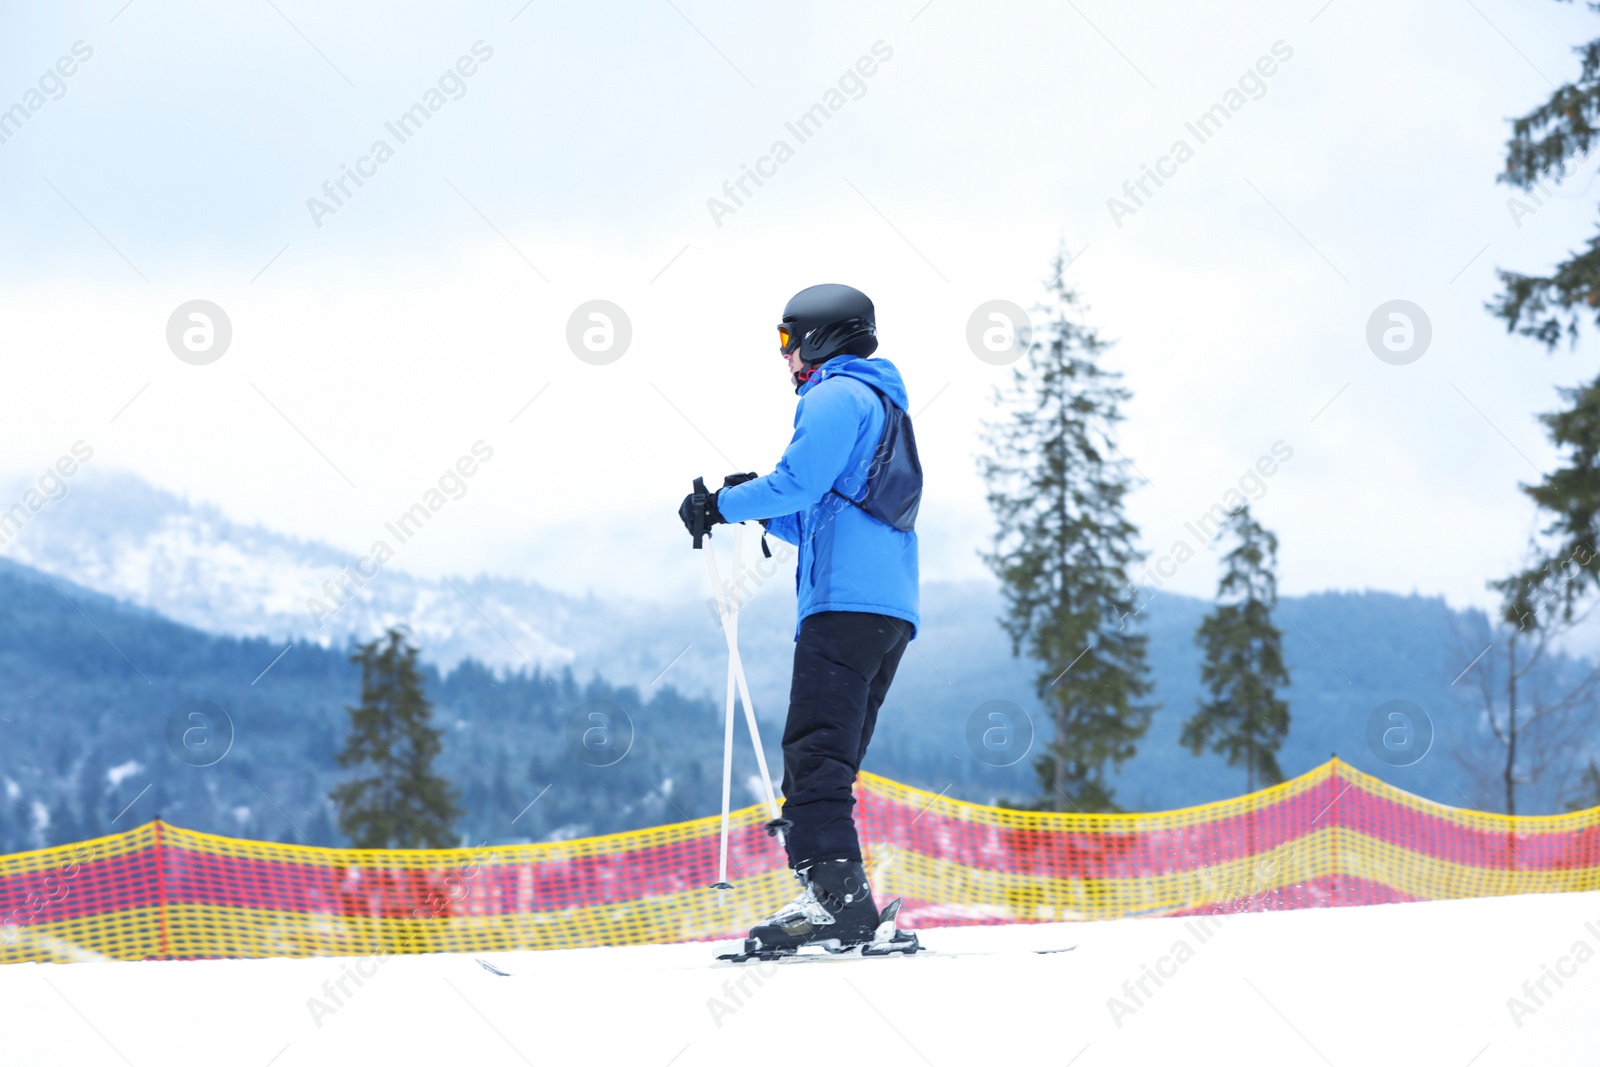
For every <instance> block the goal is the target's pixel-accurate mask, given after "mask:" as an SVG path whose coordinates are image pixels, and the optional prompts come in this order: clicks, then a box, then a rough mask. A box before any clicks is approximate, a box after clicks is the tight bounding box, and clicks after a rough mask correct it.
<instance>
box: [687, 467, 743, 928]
mask: <svg viewBox="0 0 1600 1067" xmlns="http://www.w3.org/2000/svg"><path fill="white" fill-rule="evenodd" d="M696 481H697V482H698V481H699V479H696ZM695 547H696V548H699V547H700V544H699V537H698V536H697V537H696V538H695ZM704 551H705V554H706V574H707V576H708V577H709V578H710V579H711V593H712V595H713V596H714V597H716V601H717V617H718V618H720V619H722V620H723V625H724V626H726V625H727V621H726V619H727V617H726V615H725V613H724V611H723V607H722V583H721V581H720V580H719V579H718V577H717V561H716V559H715V558H714V557H713V556H712V555H711V549H709V548H707V549H705V550H704ZM733 687H734V678H733V664H732V663H729V664H728V689H727V695H726V700H725V702H724V705H723V709H722V843H721V846H720V847H719V849H718V851H717V880H716V882H715V883H714V884H713V885H712V887H711V888H713V889H715V890H717V904H718V906H721V904H722V890H724V889H732V888H733V886H732V885H730V884H729V883H728V802H729V792H730V790H731V788H732V785H733Z"/></svg>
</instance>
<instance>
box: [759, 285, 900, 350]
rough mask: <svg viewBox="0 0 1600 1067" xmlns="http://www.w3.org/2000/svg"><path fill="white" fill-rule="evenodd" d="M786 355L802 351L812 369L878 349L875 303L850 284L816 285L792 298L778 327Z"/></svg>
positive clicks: (785, 307) (784, 309) (785, 306)
mask: <svg viewBox="0 0 1600 1067" xmlns="http://www.w3.org/2000/svg"><path fill="white" fill-rule="evenodd" d="M778 330H779V339H780V341H781V342H782V344H783V351H784V354H786V355H787V354H789V353H791V352H793V351H794V350H795V349H796V348H798V349H799V350H800V358H801V359H802V360H804V361H805V362H806V363H807V364H809V365H811V366H816V365H817V364H819V363H824V362H826V361H827V360H830V359H832V358H833V357H834V356H840V355H844V354H845V353H847V352H848V353H850V354H851V355H855V356H870V355H872V353H874V352H876V351H877V350H878V324H877V317H876V312H875V311H874V309H873V307H872V301H871V300H869V299H868V298H867V294H866V293H863V292H862V291H861V290H860V289H852V288H851V287H850V286H848V285H835V284H832V283H829V284H826V285H813V286H811V287H810V288H809V289H802V290H800V291H799V292H798V293H796V294H794V296H792V297H790V298H789V302H788V303H787V304H785V305H784V308H783V321H782V322H781V323H779V324H778Z"/></svg>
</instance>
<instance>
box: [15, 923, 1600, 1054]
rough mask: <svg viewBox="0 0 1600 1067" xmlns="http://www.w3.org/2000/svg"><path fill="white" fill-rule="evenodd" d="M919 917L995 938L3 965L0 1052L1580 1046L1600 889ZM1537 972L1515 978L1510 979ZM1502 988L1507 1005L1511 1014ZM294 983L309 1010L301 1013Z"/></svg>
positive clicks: (1510, 1049)
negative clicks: (818, 946)
mask: <svg viewBox="0 0 1600 1067" xmlns="http://www.w3.org/2000/svg"><path fill="white" fill-rule="evenodd" d="M1202 935H1204V936H1203V937H1202ZM923 939H924V942H925V943H926V944H927V945H929V946H930V947H932V948H934V949H937V950H941V951H943V952H945V953H961V952H985V953H992V954H980V955H942V956H941V955H938V954H924V955H921V956H917V957H912V958H906V959H896V958H889V959H881V960H827V961H823V962H818V963H805V964H798V965H797V964H786V965H765V966H757V965H747V966H746V967H743V968H731V967H728V966H726V965H713V964H712V962H711V956H712V953H713V951H715V950H716V946H711V945H704V944H690V945H663V946H650V947H641V948H613V949H589V950H575V951H566V952H545V953H507V954H502V955H499V956H495V957H493V960H494V962H495V963H496V964H498V965H499V966H500V967H502V968H503V969H505V970H507V971H510V972H512V977H509V978H499V977H495V976H494V975H491V974H489V973H488V972H487V971H485V970H483V969H481V968H480V967H478V966H477V965H476V964H475V963H474V962H473V961H472V959H471V958H469V957H463V956H411V957H399V958H388V959H374V958H371V957H367V958H363V959H361V960H352V959H309V960H260V961H233V960H227V961H210V962H192V963H181V962H172V963H166V962H163V963H85V964H75V965H71V966H46V965H34V964H28V965H21V966H12V967H8V968H0V1063H3V1064H5V1065H7V1067H11V1065H30V1067H31V1065H45V1064H73V1065H80V1064H81V1065H95V1064H119V1065H125V1064H134V1065H139V1067H143V1065H145V1064H162V1065H179V1064H213V1063H218V1064H244V1065H263V1067H264V1065H267V1064H272V1065H273V1067H295V1065H298V1064H356V1063H383V1064H458V1063H470V1064H474V1065H477V1064H485V1065H487V1064H524V1063H529V1064H540V1065H543V1064H589V1063H594V1064H629V1065H642V1067H667V1065H669V1064H671V1065H673V1067H690V1065H694V1064H761V1065H763V1067H764V1065H767V1064H797V1065H798V1064H803V1065H806V1067H814V1065H816V1064H818V1063H835V1062H849V1063H868V1064H934V1065H938V1067H946V1065H955V1064H1010V1063H1028V1064H1069V1063H1070V1064H1073V1065H1075V1067H1099V1065H1103V1064H1104V1065H1110V1064H1116V1065H1136V1064H1162V1065H1169V1064H1179V1063H1182V1064H1195V1063H1197V1064H1210V1063H1217V1064H1230V1065H1235V1064H1237V1065H1258V1064H1263V1065H1264V1064H1274V1065H1277V1064H1284V1065H1298V1064H1305V1065H1328V1064H1332V1065H1336V1067H1346V1065H1349V1067H1356V1065H1362V1067H1365V1065H1373V1064H1377V1065H1383V1064H1397V1065H1398V1064H1405V1065H1412V1064H1442V1065H1446V1067H1468V1065H1471V1067H1500V1065H1523V1064H1538V1065H1540V1067H1559V1065H1565V1064H1594V1063H1596V1062H1600V956H1597V953H1600V893H1581V894H1579V893H1574V894H1564V895H1549V896H1524V897H1500V898H1491V899H1484V900H1471V901H1450V902H1440V903H1425V904H1399V905H1383V906H1375V907H1364V908H1335V909H1327V910H1308V911H1295V912H1276V913H1254V914H1244V915H1238V916H1230V917H1224V918H1220V919H1213V920H1211V921H1210V923H1209V924H1208V927H1204V928H1203V927H1202V926H1201V925H1200V923H1199V921H1198V920H1184V919H1130V920H1123V921H1117V922H1103V923H1091V924H1050V925H1038V926H1011V927H970V928H965V929H945V930H932V931H926V932H924V934H923ZM1069 945H1075V946H1076V948H1075V949H1074V950H1073V951H1071V952H1064V953H1061V952H1057V953H1051V954H1040V953H1039V952H1038V950H1041V949H1060V948H1063V947H1066V946H1069ZM357 966H360V967H361V968H362V969H364V970H366V971H368V972H370V973H371V974H372V977H370V978H367V979H365V980H364V984H363V985H362V986H360V987H359V988H358V987H356V986H355V984H354V983H353V982H351V981H349V980H348V979H347V980H346V989H347V991H349V993H350V994H351V995H350V996H348V997H344V996H340V998H339V999H340V1001H341V1002H340V1003H337V1004H336V1003H335V1001H334V1000H333V999H332V998H331V997H330V996H329V994H328V993H327V992H326V991H325V990H324V988H323V984H324V983H325V982H330V981H337V980H338V979H339V978H340V977H341V975H343V974H346V973H348V971H349V970H350V969H352V968H354V967H357ZM1147 967H1148V968H1153V969H1157V970H1160V971H1163V972H1165V973H1166V974H1167V975H1168V977H1165V978H1162V979H1161V982H1162V984H1161V985H1160V986H1157V985H1156V983H1155V981H1154V980H1153V979H1150V978H1148V977H1145V979H1144V993H1145V994H1148V995H1144V994H1139V991H1138V989H1137V987H1136V986H1133V985H1132V983H1137V982H1138V981H1139V979H1140V978H1141V976H1144V975H1146V974H1147V970H1146V968H1147ZM1557 971H1561V972H1565V973H1566V975H1567V976H1566V977H1561V978H1560V982H1561V984H1560V985H1557V984H1556V981H1555V979H1553V978H1551V977H1549V975H1550V974H1552V973H1554V972H1557ZM1541 978H1543V980H1544V983H1545V989H1544V993H1542V994H1539V990H1538V988H1537V986H1535V987H1534V990H1533V991H1534V993H1535V994H1539V999H1538V1001H1537V1002H1536V1001H1535V1000H1533V999H1532V998H1531V997H1530V995H1529V994H1528V993H1527V992H1526V991H1524V989H1523V983H1524V982H1534V983H1537V982H1538V981H1540V980H1541ZM739 979H744V980H745V991H744V992H743V993H740V992H739V991H738V990H737V989H736V988H735V987H734V986H733V984H732V983H734V982H735V981H737V980H739ZM1125 982H1126V983H1130V988H1131V989H1132V992H1131V993H1130V991H1129V989H1125V988H1124V983H1125ZM1135 995H1137V1000H1136V999H1135ZM1512 997H1516V998H1519V999H1520V1000H1521V1001H1522V1002H1523V1003H1524V1004H1525V1005H1526V1007H1527V1008H1528V1009H1529V1010H1528V1011H1526V1012H1522V1013H1519V1016H1518V1017H1515V1018H1514V1017H1513V1013H1512V1011H1511V1010H1510V1007H1509V1006H1508V998H1512ZM312 998H320V999H321V1000H322V1002H323V1003H324V1004H325V1005H326V1006H327V1007H328V1008H329V1009H331V1011H326V1012H322V1013H321V1014H320V1017H318V1018H316V1019H314V1018H313V1012H312V1009H311V1007H310V1006H309V1004H310V1002H311V1000H312ZM1111 998H1117V1000H1118V1001H1119V1002H1120V1004H1121V1005H1122V1007H1121V1008H1117V1009H1116V1010H1115V1012H1114V1010H1113V1009H1114V1008H1115V1005H1114V1004H1113V1003H1112V1001H1111Z"/></svg>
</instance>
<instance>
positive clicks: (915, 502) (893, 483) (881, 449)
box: [829, 379, 922, 533]
mask: <svg viewBox="0 0 1600 1067" xmlns="http://www.w3.org/2000/svg"><path fill="white" fill-rule="evenodd" d="M857 380H858V381H859V380H860V379H857ZM861 384H863V385H867V384H868V383H866V382H862V383H861ZM868 387H869V388H871V389H872V391H873V392H875V393H877V394H878V399H880V400H881V401H883V436H882V437H880V438H879V439H878V447H877V449H875V450H874V451H873V453H872V466H871V467H869V468H868V470H867V488H866V491H865V492H864V493H862V495H861V499H860V500H851V499H850V498H849V497H847V496H845V495H844V494H843V493H841V492H839V490H837V489H830V490H829V492H831V493H833V494H834V495H835V496H837V497H838V498H839V499H841V500H846V501H849V502H850V503H852V504H854V505H855V506H856V507H858V508H860V509H861V510H862V511H864V512H866V513H867V514H868V515H871V516H872V517H873V518H875V519H877V520H878V521H879V522H882V523H885V524H887V525H889V526H893V527H894V528H895V529H896V530H899V531H900V532H902V533H910V532H911V531H912V530H913V529H915V527H916V524H917V509H918V508H919V507H920V506H921V505H922V460H921V459H920V458H918V456H917V438H916V435H915V434H914V433H912V431H911V416H910V415H907V414H906V413H905V412H904V411H902V410H901V409H900V407H899V406H898V405H897V404H895V403H894V401H892V400H890V399H889V398H888V397H887V396H885V395H884V393H883V392H882V391H881V390H879V389H878V388H877V387H876V386H868Z"/></svg>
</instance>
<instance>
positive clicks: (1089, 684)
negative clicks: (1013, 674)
mask: <svg viewBox="0 0 1600 1067" xmlns="http://www.w3.org/2000/svg"><path fill="white" fill-rule="evenodd" d="M1054 266H1055V277H1054V278H1053V280H1051V281H1050V282H1049V283H1047V285H1046V287H1045V288H1046V299H1045V303H1044V304H1043V305H1042V306H1041V307H1040V308H1038V311H1037V315H1036V317H1035V319H1034V321H1035V322H1036V323H1041V326H1040V327H1039V329H1037V330H1036V331H1035V333H1034V335H1033V337H1032V338H1030V339H1029V340H1028V341H1027V346H1028V347H1027V351H1026V353H1025V355H1024V357H1023V360H1022V362H1021V363H1019V364H1018V366H1017V367H1016V368H1015V370H1014V371H1013V374H1012V379H1011V382H1010V384H1009V387H1008V388H1007V389H1006V390H997V391H996V395H995V401H996V404H997V405H998V406H999V407H1000V409H1001V412H1002V416H1001V418H1000V419H999V420H998V421H996V422H993V423H989V424H987V425H986V426H985V435H984V438H985V442H986V444H987V445H988V448H989V454H988V455H986V456H984V457H982V458H981V459H980V462H979V468H980V470H981V472H982V474H983V478H984V481H985V483H986V485H987V490H988V491H987V497H988V501H989V506H990V509H991V510H992V511H993V512H994V515H995V519H996V524H997V530H996V534H995V542H994V550H993V551H992V552H989V553H986V554H985V555H984V561H985V562H986V563H987V564H988V565H989V567H990V568H991V569H992V570H993V571H994V573H995V575H996V576H997V577H998V578H999V579H1000V582H1001V588H1002V593H1003V596H1004V601H1005V608H1006V610H1005V614H1004V615H1003V616H1002V617H1001V619H1000V623H1001V626H1002V627H1003V628H1004V629H1005V631H1006V633H1007V634H1008V635H1009V636H1010V638H1011V645H1012V654H1013V655H1022V654H1023V653H1024V652H1025V653H1026V654H1027V655H1028V657H1029V658H1030V659H1033V660H1036V661H1038V662H1039V664H1040V665H1041V669H1040V671H1039V674H1038V676H1037V679H1036V683H1035V684H1036V690H1037V692H1038V695H1039V698H1040V700H1041V701H1043V702H1044V703H1045V705H1046V707H1047V708H1048V709H1049V713H1050V716H1051V719H1052V720H1053V725H1054V728H1055V729H1054V734H1055V736H1054V738H1053V739H1052V740H1051V741H1050V743H1049V745H1048V746H1047V748H1046V750H1045V752H1044V754H1043V755H1041V756H1040V758H1039V759H1038V761H1037V763H1036V764H1035V769H1036V770H1037V772H1038V775H1039V782H1040V786H1041V789H1042V791H1043V793H1044V798H1043V800H1042V801H1041V802H1040V807H1043V808H1046V809H1049V808H1059V809H1063V810H1064V809H1067V808H1072V809H1076V810H1080V811H1115V810H1117V808H1116V805H1115V802H1114V800H1113V798H1112V791H1111V787H1110V786H1109V784H1108V783H1107V781H1106V773H1107V770H1108V769H1109V768H1115V767H1117V766H1120V765H1121V764H1122V763H1123V762H1125V761H1126V760H1127V759H1129V758H1130V757H1131V756H1132V755H1133V754H1134V750H1135V746H1136V744H1137V742H1138V740H1139V738H1141V737H1142V736H1144V733H1145V731H1146V730H1147V729H1148V728H1149V725H1150V717H1151V715H1152V713H1153V712H1154V711H1155V705H1153V704H1146V703H1143V702H1142V701H1141V698H1142V697H1144V696H1146V695H1147V694H1148V693H1149V692H1150V688H1151V686H1150V682H1149V678H1148V668H1147V666H1146V662H1145V652H1146V644H1147V639H1146V637H1145V636H1144V635H1142V634H1138V633H1135V632H1134V629H1133V626H1132V625H1131V619H1132V616H1133V615H1134V614H1135V612H1136V606H1135V603H1134V598H1135V593H1136V590H1135V587H1134V586H1133V584H1132V582H1131V581H1130V580H1129V573H1130V570H1131V568H1132V567H1133V565H1134V564H1135V563H1137V562H1138V561H1139V560H1140V559H1142V558H1143V554H1142V553H1140V552H1138V551H1137V550H1136V549H1135V548H1134V547H1133V543H1132V542H1133V538H1134V536H1135V535H1136V533H1137V530H1136V529H1135V527H1134V526H1133V524H1132V523H1130V522H1129V521H1128V520H1127V518H1126V517H1125V516H1124V514H1123V497H1124V496H1125V495H1126V494H1127V492H1128V490H1129V476H1128V468H1129V467H1130V466H1131V463H1130V462H1129V461H1128V459H1127V458H1126V457H1124V456H1123V455H1122V453H1121V452H1120V451H1118V449H1117V446H1116V444H1115V442H1114V437H1113V435H1114V432H1115V429H1116V426H1117V424H1118V423H1119V422H1120V421H1121V419H1122V415H1121V411H1120V405H1121V404H1122V403H1123V402H1124V401H1126V400H1127V399H1128V397H1129V395H1130V394H1129V393H1128V391H1127V390H1126V389H1125V388H1123V387H1122V386H1121V385H1119V384H1118V381H1119V379H1120V375H1119V374H1117V373H1115V372H1111V371H1107V370H1105V369H1104V368H1102V367H1101V366H1100V358H1101V355H1102V353H1103V352H1104V351H1105V349H1106V348H1107V347H1109V346H1108V344H1107V343H1106V342H1104V341H1102V340H1100V338H1099V336H1098V335H1097V334H1096V332H1095V331H1094V330H1093V329H1092V328H1090V327H1088V326H1085V325H1083V324H1082V322H1081V321H1080V319H1081V308H1080V301H1079V297H1078V295H1077V293H1076V292H1075V291H1074V290H1073V289H1072V288H1071V287H1070V286H1069V285H1068V284H1067V283H1066V282H1065V281H1063V280H1062V271H1063V270H1064V269H1065V261H1064V258H1063V256H1062V255H1061V254H1059V253H1058V254H1057V256H1056V262H1055V264H1054Z"/></svg>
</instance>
